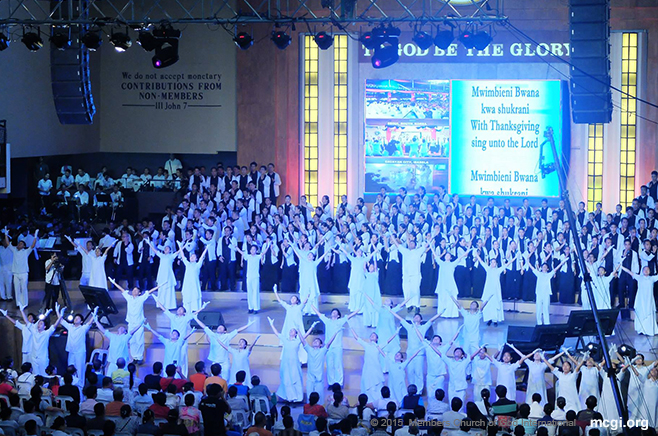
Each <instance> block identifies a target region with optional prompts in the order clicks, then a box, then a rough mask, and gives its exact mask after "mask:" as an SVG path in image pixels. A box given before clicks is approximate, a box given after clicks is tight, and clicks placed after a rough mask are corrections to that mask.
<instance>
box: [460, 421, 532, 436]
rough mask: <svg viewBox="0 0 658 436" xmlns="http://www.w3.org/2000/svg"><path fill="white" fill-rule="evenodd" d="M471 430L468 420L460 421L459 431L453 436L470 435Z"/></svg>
mask: <svg viewBox="0 0 658 436" xmlns="http://www.w3.org/2000/svg"><path fill="white" fill-rule="evenodd" d="M471 428H472V427H471V421H470V420H469V419H462V420H461V422H460V423H459V430H458V431H456V432H454V434H455V435H458V436H467V435H470V431H471ZM515 436H517V435H515ZM518 436H523V435H518Z"/></svg>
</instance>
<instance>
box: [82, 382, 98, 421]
mask: <svg viewBox="0 0 658 436" xmlns="http://www.w3.org/2000/svg"><path fill="white" fill-rule="evenodd" d="M97 392H98V388H96V386H88V387H87V389H86V390H85V395H86V396H87V399H86V400H84V401H83V402H82V403H80V413H81V414H83V415H93V414H94V406H95V405H96V403H98V401H96V396H97Z"/></svg>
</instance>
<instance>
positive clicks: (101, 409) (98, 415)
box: [87, 403, 106, 430]
mask: <svg viewBox="0 0 658 436" xmlns="http://www.w3.org/2000/svg"><path fill="white" fill-rule="evenodd" d="M105 421H106V419H105V405H104V404H103V403H96V405H94V417H93V418H91V419H88V420H87V430H104V428H103V426H104V425H105Z"/></svg>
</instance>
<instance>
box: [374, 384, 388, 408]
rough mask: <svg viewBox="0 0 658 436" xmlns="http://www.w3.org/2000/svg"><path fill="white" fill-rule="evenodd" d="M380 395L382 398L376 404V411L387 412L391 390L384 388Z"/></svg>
mask: <svg viewBox="0 0 658 436" xmlns="http://www.w3.org/2000/svg"><path fill="white" fill-rule="evenodd" d="M379 393H380V394H381V398H379V399H378V400H377V402H376V403H375V409H377V410H386V405H387V404H388V403H389V402H390V401H391V389H390V388H389V387H388V386H382V388H381V389H380V392H379Z"/></svg>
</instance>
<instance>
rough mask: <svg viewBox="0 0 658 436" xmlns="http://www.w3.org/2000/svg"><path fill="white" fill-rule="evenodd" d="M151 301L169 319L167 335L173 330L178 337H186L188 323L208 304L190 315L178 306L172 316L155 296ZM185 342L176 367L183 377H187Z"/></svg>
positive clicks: (206, 303)
mask: <svg viewBox="0 0 658 436" xmlns="http://www.w3.org/2000/svg"><path fill="white" fill-rule="evenodd" d="M153 299H154V300H155V305H156V306H158V307H159V308H160V310H162V313H164V315H165V316H166V317H167V318H168V319H169V334H173V332H174V330H175V331H177V332H178V335H179V336H182V337H186V336H187V334H188V332H189V331H190V321H192V320H193V319H194V318H195V317H196V316H197V314H198V313H199V312H201V311H202V310H203V309H205V308H206V306H208V304H209V302H207V301H206V302H204V303H203V304H202V305H201V308H200V309H199V310H198V311H196V312H192V313H188V312H187V311H186V310H185V308H184V307H183V306H180V307H179V308H178V309H176V313H175V314H173V313H171V312H170V311H169V310H167V309H166V308H165V307H164V305H163V304H162V303H161V302H160V300H158V299H157V298H156V296H155V295H153ZM187 348H188V347H187V341H185V342H184V343H183V347H182V348H181V352H180V360H179V361H178V366H180V368H181V372H182V373H183V376H185V377H187V373H188V366H189V365H188V360H187Z"/></svg>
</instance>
